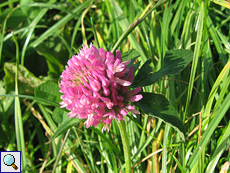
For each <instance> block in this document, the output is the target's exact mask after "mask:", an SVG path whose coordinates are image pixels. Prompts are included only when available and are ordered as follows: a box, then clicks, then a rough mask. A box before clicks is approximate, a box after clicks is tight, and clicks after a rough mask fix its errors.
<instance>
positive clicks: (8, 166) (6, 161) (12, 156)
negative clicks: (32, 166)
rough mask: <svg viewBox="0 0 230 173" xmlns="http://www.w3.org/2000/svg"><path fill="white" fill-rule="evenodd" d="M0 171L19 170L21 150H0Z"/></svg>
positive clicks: (11, 171)
mask: <svg viewBox="0 0 230 173" xmlns="http://www.w3.org/2000/svg"><path fill="white" fill-rule="evenodd" d="M0 153H1V164H0V173H14V172H21V151H0Z"/></svg>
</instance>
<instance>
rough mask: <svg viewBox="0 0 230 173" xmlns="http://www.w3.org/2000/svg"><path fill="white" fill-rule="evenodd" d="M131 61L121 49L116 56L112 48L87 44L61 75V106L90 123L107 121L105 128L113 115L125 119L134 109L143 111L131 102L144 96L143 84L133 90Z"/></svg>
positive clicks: (104, 122)
mask: <svg viewBox="0 0 230 173" xmlns="http://www.w3.org/2000/svg"><path fill="white" fill-rule="evenodd" d="M129 63H130V61H124V62H122V57H121V53H120V51H119V50H117V51H116V57H114V55H113V54H112V53H111V52H108V51H104V50H103V49H102V48H99V49H97V48H96V47H94V46H93V45H92V44H90V46H89V47H87V46H85V45H83V48H82V49H80V51H79V54H77V55H73V57H72V58H71V59H70V60H69V61H68V62H67V64H68V66H66V68H65V70H64V71H63V73H62V75H61V82H60V88H61V89H60V92H61V93H63V95H62V96H61V99H62V102H61V103H60V105H61V108H63V107H66V109H68V110H69V111H70V112H69V113H68V116H69V117H70V118H73V117H77V118H79V119H86V121H85V124H86V127H87V128H89V127H91V126H94V127H97V125H98V124H99V123H102V124H103V129H102V132H103V131H109V125H110V124H111V123H112V120H113V119H117V120H118V121H121V120H124V116H126V115H127V114H128V112H131V113H132V114H133V116H134V117H136V115H135V114H140V112H139V111H137V110H135V107H134V106H132V105H130V102H137V101H139V100H141V99H142V95H141V94H138V93H139V92H140V91H141V87H138V88H136V89H134V90H131V91H129V90H128V86H130V85H131V84H132V82H133V79H134V71H133V67H132V66H130V67H129V68H127V65H128V64H129Z"/></svg>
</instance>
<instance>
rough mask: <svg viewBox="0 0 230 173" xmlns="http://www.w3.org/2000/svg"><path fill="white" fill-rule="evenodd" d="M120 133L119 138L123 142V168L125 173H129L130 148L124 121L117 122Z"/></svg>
mask: <svg viewBox="0 0 230 173" xmlns="http://www.w3.org/2000/svg"><path fill="white" fill-rule="evenodd" d="M117 125H118V127H119V130H120V133H121V140H122V144H123V150H124V155H125V170H126V173H131V150H130V145H129V138H128V135H127V132H126V128H125V121H120V122H117Z"/></svg>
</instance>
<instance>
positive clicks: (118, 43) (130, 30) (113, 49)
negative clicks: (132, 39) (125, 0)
mask: <svg viewBox="0 0 230 173" xmlns="http://www.w3.org/2000/svg"><path fill="white" fill-rule="evenodd" d="M167 1H168V0H160V1H158V2H157V3H156V4H155V5H154V6H153V7H152V8H151V9H150V10H149V11H148V12H147V13H146V14H145V15H143V17H141V18H140V19H139V18H138V19H137V20H136V21H135V22H134V23H131V24H130V25H129V27H128V28H127V29H126V31H125V32H124V33H123V34H122V35H121V36H120V38H119V39H118V40H117V42H116V44H115V45H114V46H113V48H112V50H111V52H112V53H114V52H115V50H116V49H117V48H118V47H119V46H120V45H121V43H122V42H123V41H124V40H125V39H126V37H127V36H128V35H129V34H130V33H131V32H132V31H133V30H134V29H135V28H136V26H138V25H139V24H140V23H141V22H142V21H143V20H144V19H145V18H146V17H147V16H148V15H149V14H151V12H152V11H153V10H154V9H156V8H157V7H159V6H160V5H161V4H163V3H165V2H167Z"/></svg>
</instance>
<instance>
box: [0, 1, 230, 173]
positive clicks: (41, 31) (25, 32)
mask: <svg viewBox="0 0 230 173" xmlns="http://www.w3.org/2000/svg"><path fill="white" fill-rule="evenodd" d="M156 3H157V2H156V1H150V0H149V1H148V0H144V1H142V0H128V1H124V0H116V1H115V0H104V1H101V0H97V1H96V0H95V1H91V0H59V1H57V0H50V1H44V0H37V1H34V0H8V1H6V0H5V1H1V3H0V63H1V66H0V79H1V80H0V95H1V97H0V122H1V126H0V134H1V135H0V150H2V151H5V150H11V151H16V150H20V151H22V165H21V166H22V172H23V173H24V172H25V173H26V172H31V173H34V172H57V173H59V172H68V173H71V172H119V171H121V172H124V170H125V169H124V157H123V148H122V144H121V138H120V134H119V130H118V127H117V124H116V122H113V123H112V126H111V130H110V132H109V133H107V132H106V133H103V134H102V133H101V128H102V127H100V126H99V127H98V128H97V129H95V128H91V129H86V128H85V125H83V122H79V121H76V120H74V122H68V124H66V125H67V128H66V129H61V130H63V131H61V132H64V133H63V134H62V135H60V136H58V137H57V138H56V139H55V140H52V142H50V138H51V137H52V135H53V134H54V133H55V132H56V131H57V129H58V127H60V126H62V127H63V124H64V123H66V121H67V120H68V117H67V116H66V112H65V111H63V110H60V109H58V108H57V107H56V108H55V106H58V105H50V104H47V103H45V102H41V100H38V99H36V98H35V97H34V91H35V88H36V87H37V86H39V85H40V84H42V83H44V82H46V81H52V82H54V83H52V84H54V85H53V86H50V87H52V88H54V90H55V89H56V90H58V87H57V84H58V81H59V77H60V74H61V73H62V71H63V69H64V67H65V65H66V62H67V60H68V59H69V58H71V57H72V55H74V54H76V53H77V52H78V50H79V49H80V48H81V46H82V44H86V45H87V44H90V42H93V44H94V45H95V46H96V47H98V48H99V47H103V48H104V49H106V50H108V51H111V50H112V48H113V47H114V45H115V43H116V42H117V41H118V40H119V38H120V37H121V35H122V34H123V33H124V32H125V30H126V29H127V27H128V26H129V25H130V24H131V23H133V22H134V21H136V20H137V19H138V18H140V17H142V16H144V14H146V13H147V12H148V11H149V10H150V9H151V8H152V7H153V6H154V5H155V4H156ZM229 8H230V3H229V2H228V1H223V0H218V1H217V0H213V1H209V0H204V1H201V0H180V1H179V0H178V1H172V0H169V1H167V2H164V3H162V4H161V5H160V6H158V7H157V8H156V9H155V10H153V11H152V12H151V13H150V14H149V15H148V16H147V17H146V18H145V19H144V20H143V21H142V22H141V23H140V24H139V25H138V26H137V27H136V28H135V29H134V30H133V31H132V32H131V33H130V34H129V36H128V37H127V38H125V39H124V41H123V42H122V43H121V44H120V45H119V47H118V49H119V50H121V52H122V53H125V52H127V51H129V50H131V49H135V50H136V51H138V53H139V54H140V57H139V58H138V60H137V61H140V64H141V65H142V64H143V63H144V62H145V61H146V60H148V59H150V58H152V59H153V60H152V61H153V64H152V69H153V72H155V71H157V70H159V69H161V67H162V66H163V63H164V55H165V52H166V51H167V50H171V49H181V48H183V49H188V50H192V51H193V52H194V56H193V61H192V62H191V63H190V64H189V65H188V66H187V67H186V68H185V69H184V70H183V71H182V72H181V73H179V74H177V75H172V76H167V77H165V78H162V79H160V80H159V81H158V82H156V83H155V84H154V85H151V86H148V87H144V88H143V90H144V91H148V92H154V93H160V94H163V95H164V96H165V97H167V98H168V99H169V100H170V102H171V104H172V106H173V107H174V108H175V109H176V110H177V111H178V115H179V117H180V119H181V120H182V122H183V123H184V126H185V129H186V134H185V140H184V141H183V140H182V139H181V138H180V137H179V135H178V134H177V132H176V131H175V130H174V129H173V128H171V127H170V126H169V125H168V124H166V123H164V122H162V121H161V120H159V119H157V118H153V117H150V116H148V115H146V114H144V113H143V112H142V114H141V115H140V116H138V118H137V119H133V118H131V116H128V117H126V128H127V131H128V135H129V139H130V145H131V153H132V166H133V171H134V172H140V173H141V172H157V173H158V172H161V171H162V172H195V173H202V172H207V173H210V172H220V170H221V168H222V166H223V165H224V164H225V166H226V165H227V164H229V163H230V162H229V161H230V153H229V149H230V146H229V145H230V144H229V142H230V138H229V136H230V121H229V120H230V110H229V107H230V92H229V89H230V87H229V85H230V76H229V72H230V70H229V69H230V63H229V58H230V57H229V53H230V42H229V40H230V38H229V37H230V31H229V27H230V22H229V21H230V9H229ZM5 94H7V95H5ZM15 94H16V95H18V94H19V95H24V96H21V97H20V98H19V97H15ZM57 101H59V100H57ZM73 125H74V126H73ZM72 126H73V127H72ZM69 127H71V129H70V130H68V131H66V130H67V129H68V128H69ZM59 130H60V129H59ZM226 171H227V169H226ZM228 172H229V171H228Z"/></svg>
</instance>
